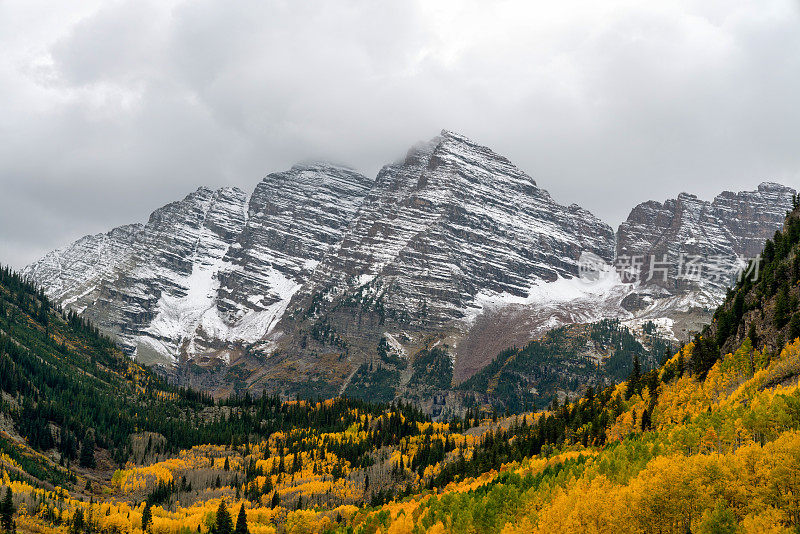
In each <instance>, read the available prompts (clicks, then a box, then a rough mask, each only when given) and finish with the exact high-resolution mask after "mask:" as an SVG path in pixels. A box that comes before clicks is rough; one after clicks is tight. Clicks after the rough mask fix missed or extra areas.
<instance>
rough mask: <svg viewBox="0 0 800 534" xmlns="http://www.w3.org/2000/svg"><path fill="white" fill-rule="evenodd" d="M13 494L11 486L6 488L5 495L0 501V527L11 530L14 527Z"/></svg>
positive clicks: (6, 530)
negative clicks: (0, 501)
mask: <svg viewBox="0 0 800 534" xmlns="http://www.w3.org/2000/svg"><path fill="white" fill-rule="evenodd" d="M14 511H15V510H14V495H13V493H12V492H11V487H8V488H6V495H5V497H4V498H3V501H2V503H0V528H2V529H3V530H4V531H5V532H11V531H12V529H13V527H14Z"/></svg>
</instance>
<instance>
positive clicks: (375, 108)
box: [0, 0, 800, 267]
mask: <svg viewBox="0 0 800 534" xmlns="http://www.w3.org/2000/svg"><path fill="white" fill-rule="evenodd" d="M552 4H554V3H552V2H550V3H545V2H542V3H537V4H531V3H530V2H522V1H506V2H496V3H486V2H480V1H476V2H445V3H439V2H436V3H432V2H417V3H413V2H405V3H400V2H355V1H354V2H345V1H341V2H326V1H318V2H303V3H301V2H256V1H252V2H249V1H243V2H236V3H235V4H231V3H229V2H219V1H209V0H205V1H192V2H188V1H177V2H173V3H168V2H160V1H159V2H151V3H146V2H141V1H127V2H125V1H123V2H113V3H108V2H99V3H97V5H92V4H89V3H87V4H85V5H81V6H77V7H76V6H61V7H59V8H58V10H54V8H53V6H52V5H46V4H45V3H42V4H39V3H37V2H31V1H27V2H21V1H20V2H2V3H0V47H2V49H3V50H4V53H3V54H2V55H0V116H2V117H3V120H2V121H0V191H2V195H0V262H8V263H11V264H12V265H14V266H16V267H21V266H22V265H24V264H25V263H27V262H29V261H32V260H33V259H35V258H37V257H38V256H40V255H41V254H43V253H44V252H45V251H46V250H49V249H51V248H54V247H57V246H61V245H64V244H66V243H68V242H70V241H71V240H73V239H75V238H77V237H80V236H81V235H84V234H86V233H93V232H99V231H104V230H107V229H109V228H111V227H112V226H115V225H119V224H124V223H128V222H133V221H142V220H145V219H146V217H147V215H148V214H149V212H150V211H152V210H153V209H155V208H156V207H158V206H160V205H162V204H165V203H167V202H170V201H172V200H175V199H177V198H181V197H182V196H184V195H185V194H186V193H188V192H189V191H191V190H193V189H195V188H196V187H197V186H199V185H209V186H222V185H238V186H240V187H242V188H243V189H245V190H251V189H252V188H253V186H254V185H255V183H256V182H257V181H258V180H259V178H260V177H261V176H263V175H264V174H266V173H268V172H272V171H276V170H281V169H284V168H286V167H288V166H290V165H291V164H292V163H294V162H296V161H299V160H305V159H332V160H335V161H339V162H344V163H348V164H350V165H353V166H355V167H356V168H359V169H361V170H362V171H363V172H364V173H366V174H368V175H371V174H374V173H375V172H376V171H377V170H378V169H379V167H380V166H381V165H383V164H385V163H387V162H389V161H394V160H396V159H397V158H399V157H401V156H402V155H403V154H404V152H405V150H406V149H407V147H408V146H410V145H411V144H413V143H414V142H416V141H419V140H422V139H426V138H430V137H432V136H433V135H435V134H436V133H437V132H438V131H439V130H440V129H442V128H448V129H452V130H457V131H460V132H462V133H464V134H466V135H468V136H470V137H472V138H474V139H475V140H477V141H479V142H481V143H483V144H486V145H489V146H491V147H492V148H494V149H495V150H496V151H498V152H500V153H502V154H505V155H507V156H508V157H509V158H510V159H511V160H512V161H514V162H515V163H516V164H517V165H518V166H519V167H521V168H522V169H524V170H526V171H527V172H528V173H530V174H531V175H532V176H534V177H535V178H536V179H537V181H538V183H539V184H540V185H541V186H543V187H545V188H546V189H548V190H549V191H550V192H551V193H552V194H553V195H554V197H556V198H557V199H558V200H559V201H561V202H564V203H571V202H577V203H579V204H581V205H582V206H584V207H586V208H587V209H590V210H591V211H593V212H595V213H596V214H598V215H599V216H600V217H602V218H604V219H605V220H607V221H608V222H609V223H611V224H617V223H618V222H619V221H621V220H622V219H624V217H625V216H626V215H627V212H628V210H629V209H630V208H631V207H632V206H633V205H635V204H636V203H638V202H641V201H644V200H648V199H663V198H666V197H669V196H675V195H676V194H677V193H678V192H680V191H684V190H685V191H689V192H694V193H697V194H699V195H701V196H703V197H706V198H709V197H711V196H713V195H714V194H716V193H718V192H719V191H721V190H723V189H733V190H738V189H745V188H754V187H755V186H756V184H757V183H758V182H760V181H762V180H766V179H770V180H776V181H781V182H784V183H787V184H789V185H792V186H794V187H798V185H800V150H798V149H797V140H798V139H800V97H798V95H800V31H798V30H800V17H799V16H798V15H799V14H798V6H797V3H795V2H792V1H780V0H766V1H760V2H756V1H751V2H747V1H745V2H738V3H735V4H731V3H730V2H725V1H717V2H714V1H712V2H708V1H704V2H669V3H652V2H648V3H641V2H634V1H623V0H614V1H609V2H603V3H597V2H570V3H563V4H562V5H559V6H555V5H552ZM597 4H602V5H597ZM662 4H665V5H662Z"/></svg>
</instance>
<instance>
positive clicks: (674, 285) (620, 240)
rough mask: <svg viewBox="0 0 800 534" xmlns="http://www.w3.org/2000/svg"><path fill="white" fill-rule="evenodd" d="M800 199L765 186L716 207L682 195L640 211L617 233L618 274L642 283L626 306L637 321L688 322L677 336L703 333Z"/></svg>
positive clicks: (724, 196) (724, 198)
mask: <svg viewBox="0 0 800 534" xmlns="http://www.w3.org/2000/svg"><path fill="white" fill-rule="evenodd" d="M794 194H795V190H794V189H791V188H789V187H785V186H782V185H779V184H773V183H762V184H761V185H759V186H758V189H757V190H756V191H743V192H739V193H733V192H730V191H725V192H723V193H721V194H719V195H718V196H717V197H716V198H714V200H713V201H711V202H708V201H704V200H701V199H699V198H697V197H696V196H694V195H689V194H686V193H682V194H681V195H679V196H678V198H676V199H671V200H667V201H666V202H664V203H658V202H652V201H651V202H645V203H642V204H639V205H638V206H636V207H635V208H634V209H633V210H632V211H631V213H630V215H629V216H628V219H627V220H626V221H625V222H623V223H622V224H621V225H620V227H619V230H618V231H617V257H616V264H617V267H618V269H619V270H620V271H625V272H627V277H628V278H629V279H630V280H629V281H635V282H638V286H637V287H636V288H635V290H634V291H632V292H631V293H630V295H628V296H627V297H626V298H625V300H624V301H623V303H622V305H623V307H624V308H625V309H626V310H628V311H630V312H632V313H634V314H635V315H636V316H637V317H647V318H656V317H668V318H671V319H672V320H673V321H678V322H679V323H683V324H680V325H679V326H678V327H677V328H675V329H676V330H677V331H678V332H683V333H686V332H688V331H689V330H697V329H698V326H699V324H698V323H699V322H706V321H707V319H708V317H709V313H708V312H709V310H713V309H714V308H716V307H717V306H718V305H719V304H720V303H721V302H722V300H723V299H724V296H725V292H726V291H727V288H728V287H729V286H730V285H731V284H732V282H734V281H735V279H736V278H737V277H738V276H739V275H740V273H742V272H746V271H747V270H748V268H747V265H748V262H749V261H750V260H752V259H753V258H757V257H758V256H759V254H760V253H761V248H762V247H763V244H764V242H765V241H766V240H767V239H768V238H771V237H772V236H773V234H774V233H775V232H776V231H777V230H778V229H779V228H780V227H781V225H782V223H783V220H784V218H785V217H786V212H787V211H789V210H791V208H792V195H794ZM756 268H757V266H754V268H753V270H752V272H751V276H752V275H757V274H758V273H757V270H756Z"/></svg>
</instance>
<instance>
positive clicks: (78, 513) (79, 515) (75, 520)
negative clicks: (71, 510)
mask: <svg viewBox="0 0 800 534" xmlns="http://www.w3.org/2000/svg"><path fill="white" fill-rule="evenodd" d="M83 527H84V522H83V508H78V509H77V510H75V515H74V516H73V517H72V524H71V525H70V527H69V531H70V534H80V533H81V532H83Z"/></svg>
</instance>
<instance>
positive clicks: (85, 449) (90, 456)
mask: <svg viewBox="0 0 800 534" xmlns="http://www.w3.org/2000/svg"><path fill="white" fill-rule="evenodd" d="M79 463H80V466H81V467H89V468H94V467H96V466H97V462H96V461H95V459H94V430H91V429H89V431H88V432H86V437H85V438H84V439H83V446H82V447H81V457H80V460H79Z"/></svg>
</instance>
